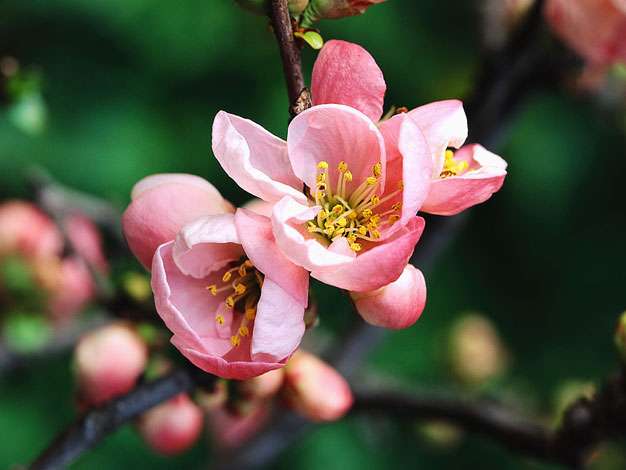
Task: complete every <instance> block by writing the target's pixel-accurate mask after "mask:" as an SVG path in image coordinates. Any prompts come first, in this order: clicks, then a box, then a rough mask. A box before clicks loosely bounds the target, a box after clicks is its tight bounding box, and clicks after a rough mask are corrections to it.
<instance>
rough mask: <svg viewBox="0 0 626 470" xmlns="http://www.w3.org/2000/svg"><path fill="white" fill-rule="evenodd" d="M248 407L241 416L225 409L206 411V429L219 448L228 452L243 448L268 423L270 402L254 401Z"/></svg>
mask: <svg viewBox="0 0 626 470" xmlns="http://www.w3.org/2000/svg"><path fill="white" fill-rule="evenodd" d="M250 407H251V408H250V409H249V410H248V411H247V412H245V413H243V414H241V413H236V412H233V411H231V410H229V409H228V408H226V407H219V408H213V409H211V410H209V411H208V413H207V423H208V427H209V430H210V431H211V435H212V437H213V441H214V442H215V444H216V445H217V446H218V447H219V448H221V449H224V450H229V449H236V448H238V447H241V446H243V445H244V444H245V443H246V442H247V441H248V440H250V439H251V438H252V437H253V436H254V435H256V434H257V433H258V432H259V431H261V430H262V429H263V427H264V426H265V425H266V424H267V423H268V421H269V418H270V415H271V413H270V411H271V402H270V401H268V400H262V401H255V402H253V403H251V404H250Z"/></svg>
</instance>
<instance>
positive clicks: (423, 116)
mask: <svg viewBox="0 0 626 470" xmlns="http://www.w3.org/2000/svg"><path fill="white" fill-rule="evenodd" d="M408 114H409V116H411V118H412V119H413V120H414V121H415V122H416V123H417V125H418V126H419V128H420V129H421V130H422V132H423V133H424V136H425V137H426V141H427V142H428V145H429V146H430V150H431V153H432V155H433V175H439V173H441V170H442V168H443V162H444V154H445V151H446V149H447V148H448V147H454V148H459V147H460V146H461V145H463V142H465V139H467V117H466V116H465V111H464V110H463V103H462V102H460V101H459V100H446V101H435V102H434V103H429V104H426V105H424V106H420V107H419V108H415V109H413V110H411V111H410V112H409V113H408Z"/></svg>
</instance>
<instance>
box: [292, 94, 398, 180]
mask: <svg viewBox="0 0 626 470" xmlns="http://www.w3.org/2000/svg"><path fill="white" fill-rule="evenodd" d="M287 146H288V148H289V159H290V161H291V165H292V167H293V171H294V173H295V174H296V175H297V176H298V178H300V179H301V180H302V181H304V183H305V184H306V185H307V186H308V187H309V188H315V183H316V179H315V178H316V174H317V171H318V168H317V164H318V163H319V162H320V161H326V162H327V163H328V165H329V168H328V172H329V175H330V181H331V185H332V187H335V185H336V181H337V173H338V172H337V165H338V164H339V162H341V161H345V162H346V163H347V164H348V168H349V170H350V171H351V172H352V175H353V181H352V183H351V185H352V189H353V188H355V187H356V186H358V185H360V184H361V183H362V182H363V180H364V179H365V178H367V177H368V176H371V175H372V168H373V166H374V165H375V164H376V163H377V162H380V163H381V164H382V168H383V174H382V178H381V181H385V174H384V171H385V166H386V157H385V142H384V140H383V136H382V135H381V133H380V131H379V130H378V127H376V125H375V124H374V123H373V122H372V121H371V120H370V119H369V118H368V117H367V116H365V115H364V114H363V113H361V112H359V111H357V110H356V109H354V108H349V107H347V106H343V105H337V104H325V105H320V106H314V107H312V108H309V109H308V110H306V111H304V112H303V113H300V114H299V115H298V116H296V117H295V118H294V120H293V121H291V124H290V125H289V131H288V136H287ZM348 188H349V190H348V192H350V185H348ZM383 189H384V188H381V191H382V190H383Z"/></svg>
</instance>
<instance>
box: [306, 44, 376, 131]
mask: <svg viewBox="0 0 626 470" xmlns="http://www.w3.org/2000/svg"><path fill="white" fill-rule="evenodd" d="M386 88H387V86H386V85H385V79H384V78H383V73H382V71H381V70H380V68H379V67H378V65H377V64H376V61H375V60H374V58H373V57H372V56H371V55H370V54H369V52H367V51H366V50H365V49H363V48H362V47H361V46H358V45H357V44H353V43H350V42H346V41H337V40H332V41H328V42H327V43H326V44H325V45H324V47H323V48H322V50H321V51H320V53H319V55H318V56H317V60H316V61H315V65H314V66H313V77H312V79H311V93H312V95H313V104H315V105H318V104H329V103H334V104H345V105H347V106H350V107H352V108H355V109H358V110H359V111H361V112H362V113H363V114H365V115H366V116H367V117H369V118H370V119H371V120H372V121H374V122H377V121H378V120H379V119H380V117H381V116H382V114H383V101H384V98H385V90H386Z"/></svg>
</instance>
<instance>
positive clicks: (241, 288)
mask: <svg viewBox="0 0 626 470" xmlns="http://www.w3.org/2000/svg"><path fill="white" fill-rule="evenodd" d="M235 293H237V294H238V295H241V294H245V293H246V286H245V285H244V284H241V283H239V284H237V285H236V286H235Z"/></svg>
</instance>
